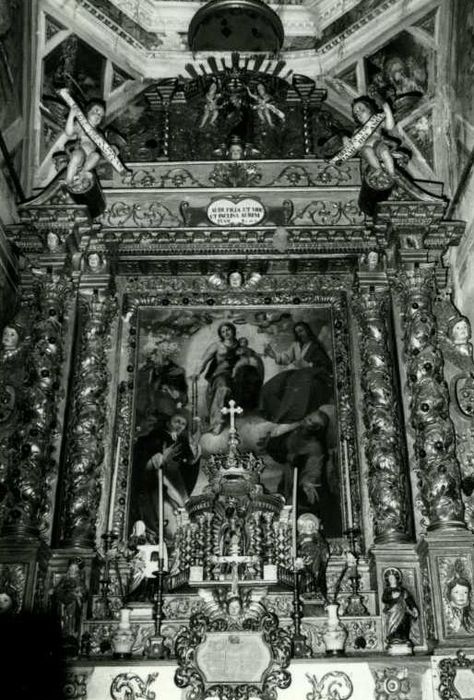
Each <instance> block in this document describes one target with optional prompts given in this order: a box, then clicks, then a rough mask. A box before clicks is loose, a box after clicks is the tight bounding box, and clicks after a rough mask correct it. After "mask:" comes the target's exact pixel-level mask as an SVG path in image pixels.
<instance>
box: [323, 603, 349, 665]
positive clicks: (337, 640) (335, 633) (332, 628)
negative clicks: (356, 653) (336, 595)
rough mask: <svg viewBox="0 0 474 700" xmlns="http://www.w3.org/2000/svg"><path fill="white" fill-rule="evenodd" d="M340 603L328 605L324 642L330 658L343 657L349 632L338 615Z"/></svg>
mask: <svg viewBox="0 0 474 700" xmlns="http://www.w3.org/2000/svg"><path fill="white" fill-rule="evenodd" d="M338 610H339V603H328V605H327V606H326V611H327V615H328V617H327V620H326V622H325V623H324V626H323V641H324V646H325V647H326V654H327V655H328V656H343V655H344V649H345V646H346V639H347V630H346V628H345V627H344V625H343V624H342V623H341V621H340V619H339V615H338Z"/></svg>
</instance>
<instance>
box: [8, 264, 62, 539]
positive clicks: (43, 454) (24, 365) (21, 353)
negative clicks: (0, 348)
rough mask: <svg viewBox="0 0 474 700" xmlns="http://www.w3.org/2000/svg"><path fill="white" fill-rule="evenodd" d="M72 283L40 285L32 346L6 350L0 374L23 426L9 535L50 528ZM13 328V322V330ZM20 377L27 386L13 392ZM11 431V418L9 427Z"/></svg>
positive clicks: (14, 459)
mask: <svg viewBox="0 0 474 700" xmlns="http://www.w3.org/2000/svg"><path fill="white" fill-rule="evenodd" d="M69 291H70V286H69V284H68V283H67V282H66V281H65V280H64V279H63V278H61V277H59V276H57V275H51V276H50V275H48V276H47V277H45V278H44V279H40V280H38V281H37V283H36V288H35V295H34V300H35V302H34V306H33V309H32V311H33V313H32V318H31V325H32V332H31V339H30V343H28V345H27V346H25V347H24V348H22V347H21V343H22V338H21V337H19V342H20V344H19V346H18V348H17V349H15V350H11V351H6V352H4V355H3V358H2V367H1V370H0V374H1V383H2V386H3V387H4V389H5V390H6V389H8V387H10V389H11V390H12V391H11V392H9V393H8V396H10V397H13V398H12V400H13V406H12V408H15V402H16V401H17V398H18V397H20V396H21V399H20V401H19V404H18V408H19V413H18V417H19V419H20V420H21V423H19V425H18V426H17V427H15V426H14V425H13V426H12V429H13V430H14V433H13V434H12V435H11V436H10V441H11V443H12V444H15V445H16V448H15V449H14V450H10V458H9V461H10V465H9V477H8V491H7V497H6V504H5V505H6V508H5V522H4V528H5V531H6V532H9V533H17V534H21V533H27V532H30V533H32V532H35V533H37V531H38V530H39V529H40V528H43V529H44V528H46V527H47V516H48V514H49V512H50V504H49V502H48V492H49V489H50V486H51V481H52V479H53V478H54V475H55V466H56V464H55V462H54V461H52V460H51V443H52V438H53V437H54V428H55V424H56V411H57V398H58V392H59V388H60V377H61V371H62V344H63V333H64V328H63V325H64V310H65V303H66V300H67V297H68V294H69ZM14 325H15V324H13V327H14ZM19 374H22V376H23V377H24V385H23V387H21V388H20V387H17V388H16V389H15V387H14V384H15V376H17V375H18V376H19ZM5 429H6V430H8V419H7V421H6V424H5Z"/></svg>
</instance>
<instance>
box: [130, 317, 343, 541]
mask: <svg viewBox="0 0 474 700" xmlns="http://www.w3.org/2000/svg"><path fill="white" fill-rule="evenodd" d="M137 353H138V356H137V381H136V394H135V427H134V448H133V469H132V479H131V487H130V493H131V498H130V513H129V524H130V528H132V527H133V523H134V522H136V521H137V520H142V521H143V522H144V523H145V525H146V528H147V531H148V533H149V536H150V539H153V538H154V537H156V534H157V532H158V494H157V490H158V486H157V470H158V469H159V468H160V467H161V468H162V469H163V477H164V489H165V508H164V510H165V515H164V519H165V536H166V538H167V539H168V540H170V539H171V538H172V536H173V532H174V529H175V515H174V513H175V511H176V509H177V508H179V507H183V506H184V503H185V502H186V500H187V498H189V497H190V496H196V495H199V494H201V493H204V492H205V491H206V486H207V482H206V476H205V474H204V470H203V469H202V466H201V465H202V463H203V461H204V460H206V458H208V457H209V456H210V455H211V454H215V453H222V452H225V451H226V449H227V445H228V436H229V416H228V415H225V413H223V412H222V409H223V408H225V407H227V406H228V404H229V401H230V400H231V399H233V400H234V401H235V402H236V403H237V406H238V407H239V408H240V409H241V412H240V413H239V415H238V417H237V419H236V426H237V430H238V433H239V437H240V441H241V443H240V448H241V450H242V451H243V452H247V451H251V452H253V453H254V454H256V455H259V456H260V457H261V458H262V459H263V461H264V462H265V469H264V470H263V473H262V483H263V488H264V489H265V490H266V491H267V492H268V493H280V494H281V495H282V496H284V498H285V501H286V503H287V504H291V499H292V495H291V494H292V484H293V474H294V468H295V467H298V473H299V479H298V483H299V488H298V511H299V512H300V513H305V512H309V513H315V514H317V515H318V516H319V517H320V518H321V519H322V522H323V524H324V531H325V534H326V536H327V537H339V536H340V535H341V534H342V532H341V531H342V523H341V505H340V495H339V493H340V482H341V479H340V465H339V460H338V450H337V445H338V440H337V415H336V405H337V401H336V394H335V380H334V375H335V367H334V348H333V334H332V318H331V309H330V307H329V306H321V307H314V306H313V307H309V308H303V307H297V308H295V307H279V308H274V307H270V306H265V307H263V308H259V307H245V308H231V309H229V308H228V307H226V308H222V309H219V308H216V307H213V308H212V309H207V308H202V307H201V308H196V309H193V308H191V307H186V308H183V307H180V308H171V307H169V308H167V309H152V308H147V309H143V310H141V312H140V316H139V340H138V347H137Z"/></svg>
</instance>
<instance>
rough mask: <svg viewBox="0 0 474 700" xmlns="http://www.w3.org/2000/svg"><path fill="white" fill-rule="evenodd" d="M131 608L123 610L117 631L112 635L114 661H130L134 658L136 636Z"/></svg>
mask: <svg viewBox="0 0 474 700" xmlns="http://www.w3.org/2000/svg"><path fill="white" fill-rule="evenodd" d="M131 612H132V610H131V608H121V610H120V620H119V624H118V627H117V629H116V630H115V632H114V634H113V635H112V648H113V650H114V659H129V658H130V657H131V656H132V646H133V642H134V636H133V632H132V628H131V625H130V613H131Z"/></svg>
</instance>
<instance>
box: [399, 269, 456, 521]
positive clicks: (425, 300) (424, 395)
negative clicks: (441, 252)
mask: <svg viewBox="0 0 474 700" xmlns="http://www.w3.org/2000/svg"><path fill="white" fill-rule="evenodd" d="M400 282H401V289H400V291H401V295H400V297H401V301H402V304H403V318H404V354H405V363H406V372H407V386H408V391H409V397H410V420H411V424H412V426H413V430H414V435H415V440H414V449H415V456H416V461H417V465H416V468H417V476H418V479H419V482H420V495H421V498H422V501H423V508H424V515H425V516H426V517H427V518H428V520H429V527H428V529H429V530H438V529H450V528H465V527H466V525H465V522H464V506H463V502H462V497H461V469H460V466H459V462H458V460H457V457H456V452H455V448H454V439H455V433H454V426H453V424H452V422H451V419H450V417H449V392H448V387H447V385H446V382H445V381H444V377H443V358H442V355H441V353H440V351H439V349H438V347H437V334H436V317H435V315H434V313H433V308H432V305H433V299H434V295H435V281H434V272H433V269H432V268H417V269H414V270H410V271H407V272H406V273H405V274H404V276H403V277H402V278H401V280H400Z"/></svg>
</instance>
